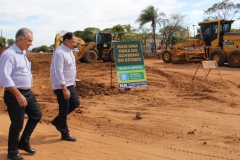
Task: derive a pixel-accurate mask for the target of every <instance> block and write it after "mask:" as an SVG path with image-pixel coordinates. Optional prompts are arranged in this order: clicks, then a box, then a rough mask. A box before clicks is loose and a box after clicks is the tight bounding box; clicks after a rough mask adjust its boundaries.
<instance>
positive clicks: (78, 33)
mask: <svg viewBox="0 0 240 160" xmlns="http://www.w3.org/2000/svg"><path fill="white" fill-rule="evenodd" d="M82 32H83V31H75V32H73V33H74V34H75V36H76V37H79V38H81V34H82Z"/></svg>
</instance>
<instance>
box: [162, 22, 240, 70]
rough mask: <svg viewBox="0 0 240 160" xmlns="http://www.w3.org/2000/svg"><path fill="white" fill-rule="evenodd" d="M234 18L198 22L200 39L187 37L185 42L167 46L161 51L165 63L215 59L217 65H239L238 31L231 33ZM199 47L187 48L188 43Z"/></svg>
mask: <svg viewBox="0 0 240 160" xmlns="http://www.w3.org/2000/svg"><path fill="white" fill-rule="evenodd" d="M233 22H234V20H210V21H203V22H199V23H198V25H199V26H200V35H201V39H198V40H197V39H188V41H187V42H183V43H179V44H176V45H174V46H171V47H169V49H167V50H164V51H163V52H162V59H163V61H164V62H165V63H171V62H172V63H174V62H175V63H177V62H189V61H202V60H205V59H209V60H215V61H216V62H217V64H218V66H222V65H224V63H228V64H229V66H230V67H238V68H239V67H240V48H239V47H240V33H232V32H230V30H231V24H232V23H233ZM193 44H196V45H195V46H197V47H199V48H200V49H198V50H193V49H192V50H191V49H189V47H188V46H189V45H190V46H192V45H193Z"/></svg>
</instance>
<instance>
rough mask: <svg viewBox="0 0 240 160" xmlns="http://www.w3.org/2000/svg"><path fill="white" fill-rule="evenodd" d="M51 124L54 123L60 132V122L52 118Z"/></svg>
mask: <svg viewBox="0 0 240 160" xmlns="http://www.w3.org/2000/svg"><path fill="white" fill-rule="evenodd" d="M51 124H52V125H54V126H55V128H56V129H57V130H58V131H59V132H60V126H59V124H58V123H57V122H56V121H54V120H51Z"/></svg>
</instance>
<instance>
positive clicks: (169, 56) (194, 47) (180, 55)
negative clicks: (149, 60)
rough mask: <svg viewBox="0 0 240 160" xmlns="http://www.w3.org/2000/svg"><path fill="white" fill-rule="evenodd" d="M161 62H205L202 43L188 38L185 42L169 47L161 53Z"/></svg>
mask: <svg viewBox="0 0 240 160" xmlns="http://www.w3.org/2000/svg"><path fill="white" fill-rule="evenodd" d="M162 60H163V61H164V62H165V63H186V62H190V61H202V60H206V57H205V53H204V50H203V41H202V40H200V39H190V38H188V41H186V42H181V43H177V44H175V45H173V46H169V47H168V48H167V49H165V50H164V51H163V52H162Z"/></svg>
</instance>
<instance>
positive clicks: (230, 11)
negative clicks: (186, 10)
mask: <svg viewBox="0 0 240 160" xmlns="http://www.w3.org/2000/svg"><path fill="white" fill-rule="evenodd" d="M239 11H240V3H237V4H234V3H233V2H230V1H229V0H223V1H222V2H218V3H215V4H214V5H213V6H212V7H210V8H208V9H207V10H206V11H204V14H205V15H208V16H207V18H205V19H226V20H232V19H234V17H235V16H236V20H239V19H240V14H239Z"/></svg>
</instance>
